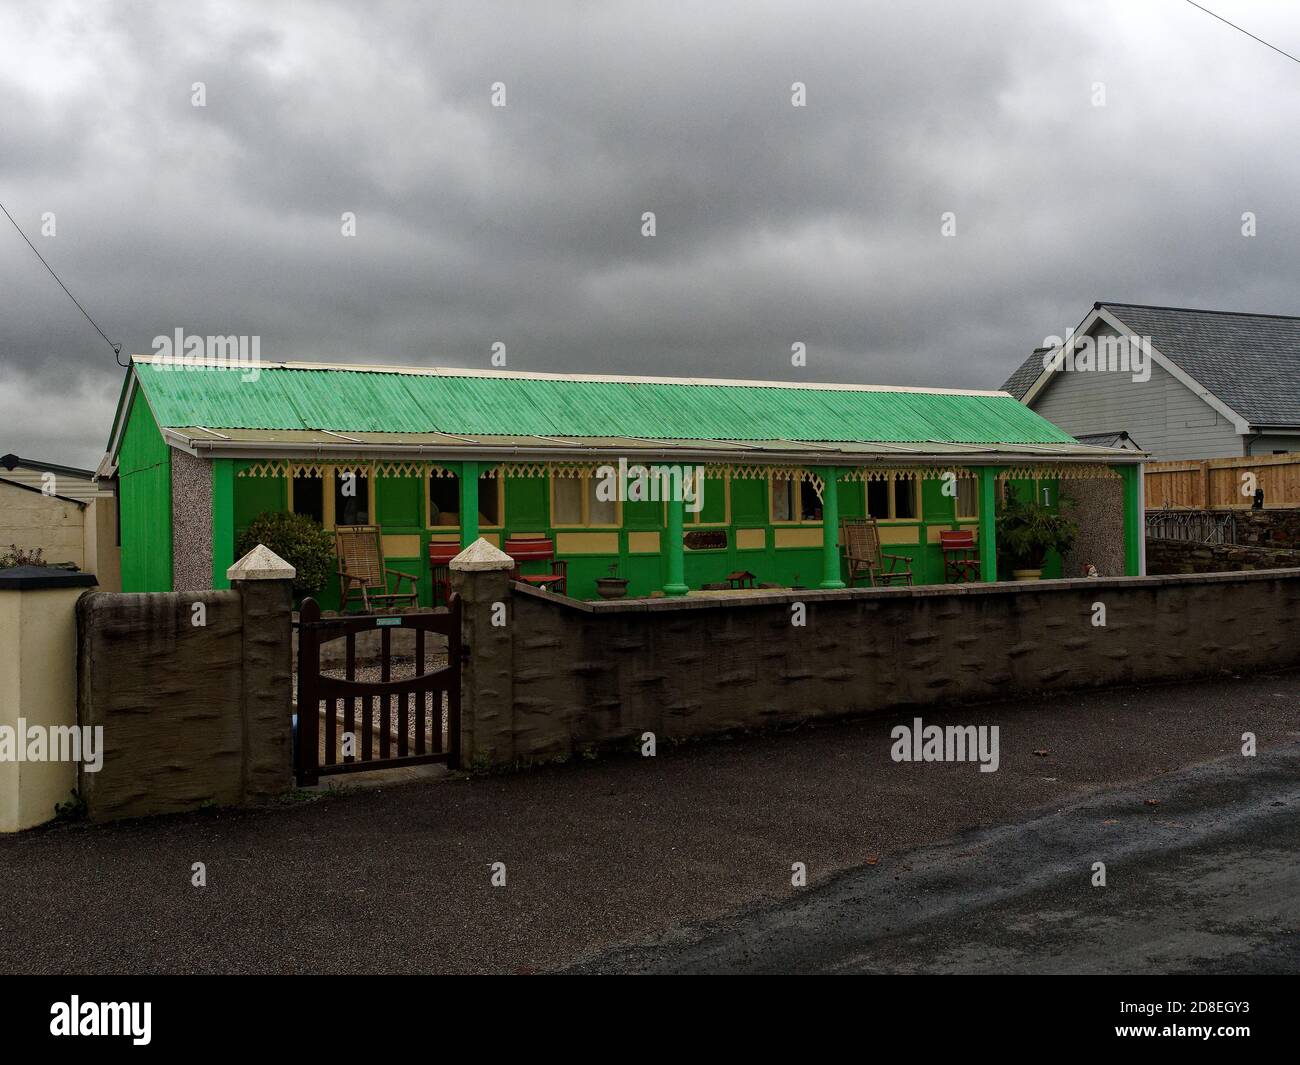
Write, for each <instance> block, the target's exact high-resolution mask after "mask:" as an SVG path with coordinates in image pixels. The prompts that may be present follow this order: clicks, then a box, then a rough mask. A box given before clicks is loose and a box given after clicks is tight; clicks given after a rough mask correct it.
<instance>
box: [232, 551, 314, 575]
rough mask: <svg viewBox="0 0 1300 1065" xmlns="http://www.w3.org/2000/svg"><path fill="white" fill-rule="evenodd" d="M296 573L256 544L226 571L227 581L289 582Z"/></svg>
mask: <svg viewBox="0 0 1300 1065" xmlns="http://www.w3.org/2000/svg"><path fill="white" fill-rule="evenodd" d="M296 576H298V571H297V570H296V569H294V568H293V567H292V566H291V565H289V563H287V562H286V561H285V560H284V559H282V558H281V557H280V556H279V555H277V554H276V553H275V552H274V551H272V550H271V549H270V548H269V547H267V546H266V545H265V544H258V545H257V546H256V547H255V548H253V550H251V551H250V552H248V554H246V555H245V556H244V557H243V558H241V559H240V560H239V561H238V562H236V563H235V564H234V565H233V566H231V567H230V569H228V570H226V580H228V581H291V580H293V579H294V577H296Z"/></svg>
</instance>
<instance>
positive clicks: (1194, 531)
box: [1147, 510, 1237, 544]
mask: <svg viewBox="0 0 1300 1065" xmlns="http://www.w3.org/2000/svg"><path fill="white" fill-rule="evenodd" d="M1147 538H1148V539H1151V540H1182V541H1184V542H1187V543H1194V544H1235V543H1236V542H1237V519H1236V518H1235V517H1234V516H1233V515H1232V514H1231V513H1223V514H1220V513H1210V512H1208V511H1204V510H1149V511H1147Z"/></svg>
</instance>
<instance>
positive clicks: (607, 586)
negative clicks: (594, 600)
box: [596, 563, 627, 599]
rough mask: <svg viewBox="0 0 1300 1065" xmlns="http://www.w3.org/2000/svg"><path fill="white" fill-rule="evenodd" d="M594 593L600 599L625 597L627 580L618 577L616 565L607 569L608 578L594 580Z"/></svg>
mask: <svg viewBox="0 0 1300 1065" xmlns="http://www.w3.org/2000/svg"><path fill="white" fill-rule="evenodd" d="M596 591H597V592H599V593H600V597H601V598H602V599H622V598H623V596H625V595H627V578H626V577H620V576H619V575H618V563H614V565H612V566H610V567H609V576H608V577H597V578H596Z"/></svg>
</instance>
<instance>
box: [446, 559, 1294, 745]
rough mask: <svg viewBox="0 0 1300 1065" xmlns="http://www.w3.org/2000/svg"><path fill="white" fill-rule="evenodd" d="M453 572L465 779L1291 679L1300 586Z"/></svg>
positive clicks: (1286, 575)
mask: <svg viewBox="0 0 1300 1065" xmlns="http://www.w3.org/2000/svg"><path fill="white" fill-rule="evenodd" d="M453 572H454V573H455V575H454V577H453V581H454V584H455V585H456V587H457V589H458V590H459V591H460V594H461V595H462V598H463V599H464V601H465V615H464V618H465V621H464V625H465V633H464V635H465V640H466V642H467V643H468V644H469V646H470V648H471V654H470V663H469V665H468V666H467V668H466V671H465V675H464V681H463V684H464V698H463V705H464V714H463V717H462V741H461V742H462V750H463V752H464V757H465V760H466V764H467V765H475V764H477V765H510V764H519V763H527V762H530V761H543V760H549V759H555V758H564V757H569V756H571V755H573V754H575V753H577V752H580V751H583V750H586V749H588V748H598V747H602V746H624V747H625V748H626V749H631V746H632V744H633V743H634V742H639V738H640V736H641V734H642V733H644V732H647V731H649V732H653V733H655V735H656V738H657V739H658V740H660V741H662V740H664V739H679V738H687V737H694V736H700V735H706V734H710V733H719V732H725V731H731V730H738V729H749V728H759V727H764V726H768V725H775V724H783V723H792V722H797V721H803V720H816V719H823V718H834V717H844V716H853V715H859V714H866V713H871V712H875V711H881V710H891V709H900V708H914V707H922V706H926V705H936V704H943V703H955V702H965V701H979V700H991V699H998V698H1005V697H1007V696H1009V695H1014V694H1017V693H1029V692H1042V691H1045V690H1046V691H1050V690H1064V689H1070V688H1086V687H1100V686H1106V685H1118V684H1134V683H1147V682H1157V681H1166V680H1174V679H1186V678H1188V677H1195V676H1206V675H1214V674H1217V673H1221V672H1228V671H1231V672H1241V671H1243V670H1266V669H1281V668H1284V667H1286V666H1290V665H1296V664H1300V569H1288V570H1274V571H1257V572H1250V573H1216V574H1203V575H1187V576H1182V575H1179V576H1162V577H1112V578H1099V579H1091V580H1089V579H1069V580H1057V581H1040V582H1004V583H988V584H980V583H975V584H969V585H957V586H928V587H916V588H881V589H869V588H858V589H845V590H843V591H822V590H812V589H810V590H807V591H799V592H792V591H779V592H778V591H772V592H763V593H759V594H755V595H746V596H735V597H716V598H712V597H707V596H690V597H687V598H684V599H667V598H664V599H650V600H638V601H630V602H622V601H612V602H590V603H588V602H578V601H575V600H570V599H566V598H564V597H560V596H555V595H552V594H548V593H544V592H539V591H537V590H534V589H529V588H521V587H516V586H514V585H512V584H511V582H510V581H509V580H508V573H504V572H490V571H489V572H473V573H456V572H455V571H453ZM494 603H504V604H506V608H507V624H506V625H504V626H500V625H498V626H494V625H493V624H492V611H493V604H494ZM798 603H802V604H803V605H804V608H805V610H806V624H805V625H804V626H802V627H798V626H795V625H793V624H792V623H791V619H792V608H793V607H794V606H795V604H798ZM1097 603H1101V604H1103V605H1104V606H1105V609H1106V625H1105V626H1104V627H1099V626H1094V624H1093V617H1094V615H1095V604H1097Z"/></svg>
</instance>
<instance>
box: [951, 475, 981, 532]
mask: <svg viewBox="0 0 1300 1065" xmlns="http://www.w3.org/2000/svg"><path fill="white" fill-rule="evenodd" d="M963 483H965V484H971V485H974V487H975V511H974V513H972V514H963V513H962V510H961V486H962V484H963ZM952 511H953V513H954V514H955V515H956V516H957V520H958V521H979V516H980V482H979V478H978V477H958V478H957V495H956V497H955V498H954V499H953V501H952Z"/></svg>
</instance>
